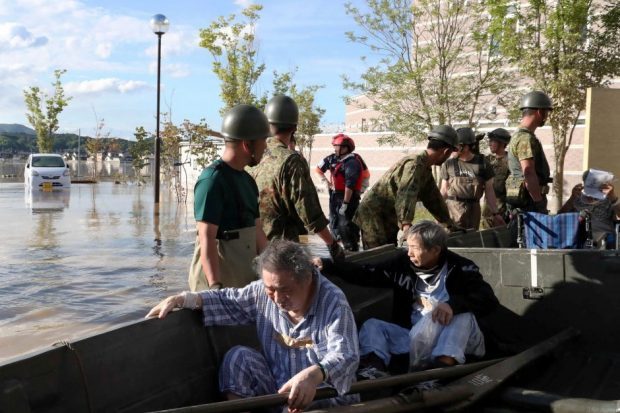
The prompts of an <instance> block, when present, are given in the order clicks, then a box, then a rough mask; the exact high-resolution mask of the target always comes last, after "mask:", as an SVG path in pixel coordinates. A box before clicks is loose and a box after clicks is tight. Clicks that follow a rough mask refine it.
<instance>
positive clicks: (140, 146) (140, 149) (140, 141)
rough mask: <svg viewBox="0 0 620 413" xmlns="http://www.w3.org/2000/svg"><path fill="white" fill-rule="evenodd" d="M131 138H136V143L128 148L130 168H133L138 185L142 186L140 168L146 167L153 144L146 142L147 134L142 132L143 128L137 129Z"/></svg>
mask: <svg viewBox="0 0 620 413" xmlns="http://www.w3.org/2000/svg"><path fill="white" fill-rule="evenodd" d="M133 136H135V138H136V143H135V144H134V145H132V146H131V147H130V148H129V154H130V155H131V158H132V160H131V166H132V167H133V171H134V175H135V177H136V180H137V181H138V184H139V185H142V184H143V183H144V178H143V177H142V168H144V167H145V166H146V163H147V160H148V157H149V155H150V153H151V148H152V147H153V143H152V142H150V141H149V140H147V137H148V133H147V132H146V130H144V127H143V126H139V127H137V128H136V131H135V132H134V134H133Z"/></svg>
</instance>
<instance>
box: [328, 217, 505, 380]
mask: <svg viewBox="0 0 620 413" xmlns="http://www.w3.org/2000/svg"><path fill="white" fill-rule="evenodd" d="M405 236H406V239H407V244H408V252H407V253H405V251H403V252H402V254H401V255H399V256H398V257H397V258H393V259H390V260H389V261H386V262H379V263H377V264H373V265H364V266H360V265H356V264H351V263H346V262H342V263H332V262H331V261H326V262H324V263H323V267H324V268H323V270H324V272H325V273H327V274H333V275H337V276H340V277H343V278H344V279H345V280H347V281H349V282H351V283H354V284H359V285H367V286H373V287H382V286H383V287H390V286H392V287H395V288H397V289H398V290H400V291H401V292H404V293H405V295H402V297H401V299H402V302H401V304H402V305H401V308H402V310H401V312H400V313H399V314H401V315H402V314H405V309H410V310H409V311H410V312H409V314H410V319H409V320H397V321H400V323H401V324H402V325H404V326H405V327H407V328H405V327H403V326H401V325H397V324H392V323H388V322H386V321H383V320H377V319H373V318H371V319H369V320H367V321H366V322H365V323H364V325H363V326H362V328H361V330H360V353H361V356H362V357H361V360H360V364H361V365H362V366H365V367H367V368H366V369H365V372H366V373H370V374H368V375H370V376H374V377H376V376H380V375H382V373H383V372H384V371H385V370H386V369H387V366H388V365H389V363H390V359H391V357H392V355H396V354H406V353H410V368H411V369H413V370H416V369H423V368H427V367H432V366H446V365H447V366H451V365H454V364H461V363H464V362H465V357H466V355H474V356H477V357H480V356H483V355H484V354H485V346H484V337H483V335H482V333H481V331H480V328H479V327H478V322H477V319H478V317H480V316H482V315H485V314H488V313H490V312H491V311H493V310H494V309H495V308H496V307H497V306H498V304H499V303H498V300H497V298H496V297H495V295H494V293H493V290H492V289H491V287H490V286H489V284H487V283H486V282H485V281H484V280H483V279H482V275H480V272H479V271H478V267H477V266H476V264H474V263H473V262H472V261H470V260H468V259H466V258H464V257H461V256H459V255H457V254H455V253H454V252H452V251H449V250H448V249H447V246H446V243H447V233H446V231H445V230H444V228H443V227H441V225H439V224H436V223H434V222H431V221H420V222H418V223H415V224H413V225H412V226H411V227H409V229H408V230H407V231H406V232H405ZM411 325H413V328H411V331H410V329H409V327H410V326H411ZM410 351H411V352H410ZM362 371H364V369H363V370H362ZM383 374H385V373H383ZM362 375H363V374H362Z"/></svg>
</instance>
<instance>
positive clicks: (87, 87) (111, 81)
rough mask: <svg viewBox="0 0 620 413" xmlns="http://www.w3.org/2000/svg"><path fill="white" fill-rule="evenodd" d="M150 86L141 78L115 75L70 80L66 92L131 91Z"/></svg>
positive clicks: (79, 93) (83, 93) (71, 93)
mask: <svg viewBox="0 0 620 413" xmlns="http://www.w3.org/2000/svg"><path fill="white" fill-rule="evenodd" d="M149 88H150V86H149V85H148V84H147V83H146V82H143V81H141V80H121V79H117V78H114V77H110V78H103V79H95V80H84V81H82V82H69V83H67V84H66V85H65V92H66V94H68V95H70V96H72V95H86V94H103V93H130V92H136V91H140V90H145V89H149Z"/></svg>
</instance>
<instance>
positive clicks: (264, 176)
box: [248, 138, 327, 241]
mask: <svg viewBox="0 0 620 413" xmlns="http://www.w3.org/2000/svg"><path fill="white" fill-rule="evenodd" d="M248 172H249V173H250V175H252V177H254V179H255V180H256V184H257V186H258V190H259V210H260V217H261V220H262V222H263V229H264V231H265V234H266V235H267V238H268V239H270V240H271V239H274V238H284V239H288V240H292V241H299V235H302V234H307V233H308V231H312V232H314V233H316V232H319V231H321V230H323V229H324V228H325V227H327V218H325V215H324V214H323V210H322V209H321V204H320V203H319V197H318V195H317V193H316V188H315V187H314V183H313V182H312V178H310V169H309V168H308V163H307V162H306V160H305V159H303V158H302V157H301V155H300V154H299V153H297V152H295V151H292V150H290V149H289V148H288V147H286V146H285V145H284V144H283V143H282V142H280V141H279V140H277V139H275V138H270V139H268V140H267V149H266V150H265V154H264V155H263V159H262V160H261V161H260V163H259V164H258V165H257V166H255V167H253V168H248ZM306 229H307V230H308V231H307V230H306Z"/></svg>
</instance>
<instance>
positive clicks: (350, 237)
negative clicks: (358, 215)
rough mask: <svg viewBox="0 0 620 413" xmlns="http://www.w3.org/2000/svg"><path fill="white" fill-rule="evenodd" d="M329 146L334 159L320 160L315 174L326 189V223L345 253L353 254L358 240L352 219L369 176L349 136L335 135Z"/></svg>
mask: <svg viewBox="0 0 620 413" xmlns="http://www.w3.org/2000/svg"><path fill="white" fill-rule="evenodd" d="M332 146H333V147H334V154H333V155H334V156H332V155H330V156H328V157H326V158H325V159H323V162H321V163H320V164H319V165H318V166H317V168H316V172H317V173H318V174H319V175H320V176H321V177H322V179H323V180H325V181H327V184H328V185H329V186H330V194H329V221H330V226H331V228H332V232H333V233H334V234H337V237H339V238H340V240H341V241H342V243H343V245H344V248H345V249H346V250H348V251H357V250H358V249H359V241H360V236H359V228H358V227H357V225H355V224H354V223H353V221H352V219H353V215H354V214H355V211H357V207H358V205H359V202H360V197H361V194H362V191H363V189H364V183H365V182H367V181H368V179H369V177H370V173H369V172H368V167H366V164H365V163H364V161H363V159H362V158H361V157H360V156H359V155H358V154H356V153H353V151H354V150H355V142H354V141H353V139H351V138H350V137H349V136H347V135H345V134H343V133H339V134H338V135H336V136H334V138H333V139H332ZM323 169H325V171H324V170H323ZM327 170H329V171H330V179H331V181H328V180H327V178H326V177H325V172H326V171H327Z"/></svg>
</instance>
